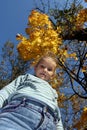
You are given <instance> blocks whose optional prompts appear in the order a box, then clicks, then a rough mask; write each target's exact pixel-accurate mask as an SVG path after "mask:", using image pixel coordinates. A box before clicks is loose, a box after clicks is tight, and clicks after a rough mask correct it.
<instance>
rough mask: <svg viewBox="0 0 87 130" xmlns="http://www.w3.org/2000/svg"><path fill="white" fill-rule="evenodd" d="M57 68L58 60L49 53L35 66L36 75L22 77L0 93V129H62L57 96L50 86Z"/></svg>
mask: <svg viewBox="0 0 87 130" xmlns="http://www.w3.org/2000/svg"><path fill="white" fill-rule="evenodd" d="M56 67H57V59H56V58H54V55H53V54H51V53H50V54H47V55H45V56H43V57H42V58H41V59H40V60H39V62H38V63H37V65H36V66H35V67H34V70H35V76H33V75H30V74H26V75H22V76H19V77H18V78H17V79H15V80H14V81H13V82H11V83H10V84H9V85H7V86H5V87H4V88H3V89H2V90H1V91H0V107H1V113H0V130H63V125H62V122H61V115H60V111H59V108H58V105H57V93H56V91H55V90H54V89H53V88H52V87H51V86H50V85H49V83H48V82H50V81H51V80H52V79H53V78H54V76H55V71H56ZM6 100H7V101H8V103H7V105H4V103H5V102H6Z"/></svg>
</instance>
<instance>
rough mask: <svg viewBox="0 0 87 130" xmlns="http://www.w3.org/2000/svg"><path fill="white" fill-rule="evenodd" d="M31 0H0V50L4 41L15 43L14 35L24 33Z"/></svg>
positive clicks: (31, 5) (31, 4)
mask: <svg viewBox="0 0 87 130" xmlns="http://www.w3.org/2000/svg"><path fill="white" fill-rule="evenodd" d="M33 6H34V3H33V0H0V48H1V47H2V46H3V44H4V43H5V42H6V41H11V42H13V43H17V41H16V34H17V33H22V34H23V33H25V28H26V27H27V23H28V15H29V13H30V11H31V9H32V8H33Z"/></svg>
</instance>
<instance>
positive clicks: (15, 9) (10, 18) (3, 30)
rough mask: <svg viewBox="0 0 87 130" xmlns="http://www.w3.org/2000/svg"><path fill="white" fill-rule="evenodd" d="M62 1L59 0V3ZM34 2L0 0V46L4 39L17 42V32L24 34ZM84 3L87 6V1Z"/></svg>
mask: <svg viewBox="0 0 87 130" xmlns="http://www.w3.org/2000/svg"><path fill="white" fill-rule="evenodd" d="M37 1H40V0H37ZM44 1H45V0H44ZM53 1H54V0H51V2H53ZM57 1H58V0H57ZM59 1H60V0H59ZM64 1H65V0H61V3H63V2H64ZM83 1H84V0H83ZM34 4H35V3H34V0H0V48H1V47H3V45H4V43H6V41H11V42H13V43H15V44H17V42H18V41H17V40H16V34H17V33H21V34H23V35H25V28H26V27H27V23H28V16H29V13H30V12H31V10H32V9H33V8H34V7H35V6H34ZM83 4H84V2H83ZM84 5H85V6H87V3H85V4H84Z"/></svg>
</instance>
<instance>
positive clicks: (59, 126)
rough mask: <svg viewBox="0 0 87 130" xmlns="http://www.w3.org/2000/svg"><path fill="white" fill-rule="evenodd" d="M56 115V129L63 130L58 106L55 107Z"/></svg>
mask: <svg viewBox="0 0 87 130" xmlns="http://www.w3.org/2000/svg"><path fill="white" fill-rule="evenodd" d="M57 115H58V122H57V130H64V128H63V124H62V119H61V114H60V110H59V107H57Z"/></svg>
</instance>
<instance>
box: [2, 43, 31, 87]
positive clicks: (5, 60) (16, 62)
mask: <svg viewBox="0 0 87 130" xmlns="http://www.w3.org/2000/svg"><path fill="white" fill-rule="evenodd" d="M1 58H2V59H1V62H0V88H2V87H3V86H5V85H6V84H8V83H9V82H11V81H12V80H14V79H15V78H16V77H17V76H19V75H21V74H24V73H25V72H26V71H27V70H28V69H29V68H30V66H29V64H30V62H28V61H27V62H24V61H23V60H22V59H21V58H20V57H19V55H18V53H17V49H15V46H14V44H13V43H12V42H10V41H7V42H6V43H5V44H4V46H3V48H2V57H1Z"/></svg>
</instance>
